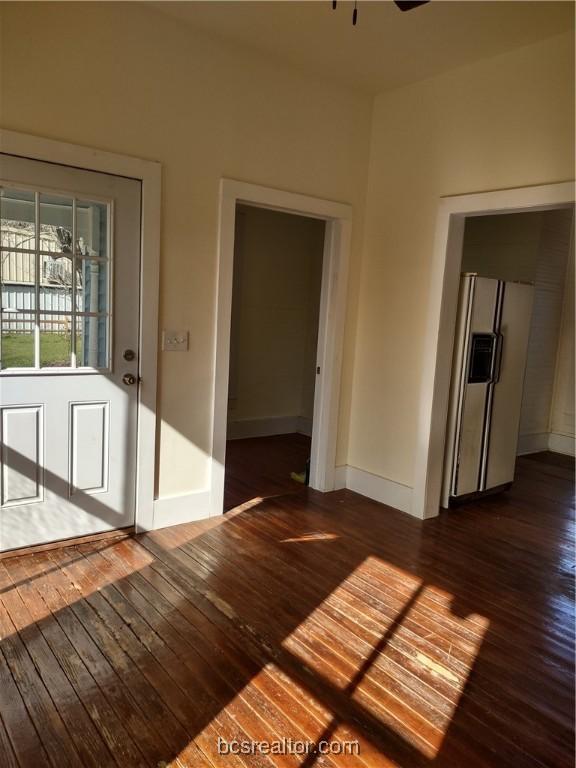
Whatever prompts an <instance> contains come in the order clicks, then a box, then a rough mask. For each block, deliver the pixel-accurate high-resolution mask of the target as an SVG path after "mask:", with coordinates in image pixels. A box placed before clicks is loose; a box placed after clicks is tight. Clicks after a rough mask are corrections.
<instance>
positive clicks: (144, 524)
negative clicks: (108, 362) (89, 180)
mask: <svg viewBox="0 0 576 768" xmlns="http://www.w3.org/2000/svg"><path fill="white" fill-rule="evenodd" d="M0 152H3V153H6V154H9V155H17V156H19V157H26V158H30V159H31V160H43V161H45V162H51V163H58V164H59V165H68V166H72V167H74V168H81V169H85V170H88V171H100V172H102V173H109V174H112V175H114V176H127V177H129V178H131V179H138V180H139V181H141V182H142V224H141V241H140V243H141V273H140V339H139V344H140V350H139V360H140V367H139V375H140V378H141V379H142V381H141V384H140V387H139V392H138V438H137V457H136V467H137V469H136V518H135V526H136V530H137V531H144V530H151V529H152V528H153V524H154V507H153V504H154V492H155V476H156V472H155V467H156V377H157V358H158V299H159V292H158V279H159V274H160V202H161V183H162V182H161V179H162V167H161V165H160V163H157V162H153V161H150V160H141V159H139V158H136V157H130V156H129V155H117V154H113V153H111V152H104V151H101V150H97V149H90V148H88V147H83V146H80V145H77V144H68V143H65V142H61V141H54V140H52V139H44V138H41V137H38V136H31V135H29V134H25V133H17V132H15V131H8V130H4V129H0ZM144 307H145V308H146V311H143V308H144Z"/></svg>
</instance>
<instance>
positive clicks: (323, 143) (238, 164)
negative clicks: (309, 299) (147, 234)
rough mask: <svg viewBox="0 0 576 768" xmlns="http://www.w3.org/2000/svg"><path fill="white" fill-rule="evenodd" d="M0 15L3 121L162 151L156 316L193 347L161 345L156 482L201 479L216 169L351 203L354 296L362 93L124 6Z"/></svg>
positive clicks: (132, 150) (108, 145) (110, 146)
mask: <svg viewBox="0 0 576 768" xmlns="http://www.w3.org/2000/svg"><path fill="white" fill-rule="evenodd" d="M0 14H1V15H2V16H1V18H2V44H1V56H2V60H1V65H2V67H1V70H0V74H1V78H2V79H1V82H0V94H1V96H0V99H1V100H0V122H1V124H2V126H3V127H4V128H9V129H12V130H17V131H23V132H28V133H33V134H38V135H42V136H46V137H48V138H54V139H59V140H63V141H70V142H74V143H77V144H84V145H87V146H90V147H95V148H99V149H105V150H110V151H113V152H119V153H126V154H130V155H136V156H139V157H143V158H150V159H154V160H159V161H160V162H161V163H162V164H163V185H164V187H163V205H162V253H161V259H162V265H161V282H160V294H161V309H160V317H161V320H160V322H161V327H164V328H177V329H186V328H187V329H189V330H190V351H189V352H188V353H187V354H184V353H182V354H180V353H178V354H176V353H161V354H160V364H159V365H160V377H159V384H160V396H159V408H160V417H161V426H160V435H159V440H160V452H159V491H160V495H171V494H179V493H185V492H188V491H191V490H195V489H198V488H202V487H205V486H206V483H207V468H208V462H207V459H206V453H207V452H209V451H210V435H211V403H212V401H211V397H212V394H211V387H212V380H211V377H212V371H213V345H214V322H215V289H216V282H215V276H216V271H215V270H216V244H217V216H218V184H219V180H220V178H221V177H222V176H226V177H230V178H235V179H240V180H244V181H250V182H254V183H259V184H264V185H268V186H272V187H280V188H282V189H286V190H293V191H296V192H301V193H304V194H309V195H316V196H319V197H325V198H328V199H333V200H337V201H341V202H346V203H350V204H352V206H353V210H354V222H353V243H352V251H353V253H352V262H353V268H352V275H353V277H352V284H351V306H352V307H354V306H355V298H354V291H355V290H356V287H357V285H356V286H355V284H354V276H355V275H357V273H358V261H359V256H360V244H361V232H362V216H363V200H364V194H365V188H366V167H367V153H368V136H369V130H370V117H371V100H370V99H369V97H367V96H365V95H356V94H355V93H353V92H351V91H349V90H346V89H339V88H338V87H335V86H333V85H330V84H327V83H324V82H320V81H317V80H314V79H312V78H309V77H306V76H305V75H303V74H300V73H295V72H292V71H291V70H290V69H288V68H286V69H284V68H282V67H281V66H278V65H276V64H275V63H274V62H272V61H270V60H267V59H262V58H260V57H259V56H257V55H256V54H254V55H253V54H252V53H249V52H247V51H245V50H244V49H242V48H235V47H234V46H233V45H230V44H226V45H225V44H223V43H220V42H219V41H217V40H216V39H211V38H210V37H208V36H205V35H202V34H196V33H195V32H194V31H192V29H190V28H188V27H186V25H184V24H182V23H179V22H178V21H175V20H172V19H170V18H168V17H166V16H165V15H164V14H162V13H158V12H156V11H155V10H154V9H153V8H143V7H142V6H141V5H136V4H134V3H62V4H52V3H39V4H35V3H0ZM350 341H351V338H350V334H348V336H347V342H346V343H347V344H348V345H349V344H350ZM350 358H351V353H350V352H349V353H348V359H350ZM349 379H350V375H349V372H347V373H346V374H345V381H344V388H345V391H346V390H347V389H349ZM339 450H340V453H341V454H343V452H344V451H345V448H343V447H342V445H341V447H340V449H339Z"/></svg>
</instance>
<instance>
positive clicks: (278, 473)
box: [224, 204, 326, 511]
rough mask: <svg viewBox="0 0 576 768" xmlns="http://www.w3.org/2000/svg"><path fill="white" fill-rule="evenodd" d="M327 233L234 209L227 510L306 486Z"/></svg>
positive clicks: (247, 208)
mask: <svg viewBox="0 0 576 768" xmlns="http://www.w3.org/2000/svg"><path fill="white" fill-rule="evenodd" d="M325 229H326V226H325V222H324V221H323V220H322V219H315V218H310V217H306V216H300V215H296V214H292V213H285V212H283V211H273V210H268V209H265V208H260V207H257V206H252V205H243V204H237V206H236V221H235V237H234V267H233V285H232V317H231V325H230V365H229V375H228V417H227V429H226V440H227V446H226V480H225V491H224V510H225V511H227V510H229V509H233V508H235V507H238V506H239V505H241V504H242V503H244V502H246V501H249V500H250V499H253V498H257V497H261V498H264V497H268V496H275V495H280V494H284V493H296V492H299V491H300V490H302V489H303V488H304V487H305V486H306V485H307V484H308V481H309V467H310V457H311V441H312V431H313V417H314V389H315V384H316V376H317V373H316V370H317V365H316V358H317V345H318V324H319V319H320V292H321V284H322V262H323V254H324V239H325Z"/></svg>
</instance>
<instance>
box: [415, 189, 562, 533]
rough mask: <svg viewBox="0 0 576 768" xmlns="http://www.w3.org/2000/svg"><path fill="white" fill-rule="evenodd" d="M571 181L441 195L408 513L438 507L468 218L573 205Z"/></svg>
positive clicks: (433, 511)
mask: <svg viewBox="0 0 576 768" xmlns="http://www.w3.org/2000/svg"><path fill="white" fill-rule="evenodd" d="M574 200H575V197H574V182H573V181H568V182H562V183H559V184H543V185H541V186H535V187H519V188H517V189H505V190H499V191H495V192H481V193H477V194H470V195H458V196H456V197H445V198H443V199H442V200H441V201H440V205H439V210H438V217H437V223H436V236H435V242H434V255H433V261H432V274H431V278H430V294H429V306H428V319H427V325H426V339H425V344H424V366H423V378H422V387H421V393H422V394H421V397H420V412H419V422H418V441H417V453H416V465H415V477H414V487H413V495H412V513H413V514H414V515H416V516H417V517H420V518H428V517H434V516H436V515H437V514H438V511H439V506H440V490H441V483H442V469H443V463H444V441H445V432H446V418H447V413H448V394H449V387H450V376H451V368H452V349H453V344H454V331H455V323H456V309H457V302H458V284H459V277H460V268H461V263H462V245H463V238H464V223H465V219H466V216H488V215H493V214H505V213H522V212H527V211H534V210H547V209H551V208H558V207H562V206H566V205H571V204H573V203H574Z"/></svg>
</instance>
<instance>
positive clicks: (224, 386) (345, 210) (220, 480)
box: [210, 179, 352, 515]
mask: <svg viewBox="0 0 576 768" xmlns="http://www.w3.org/2000/svg"><path fill="white" fill-rule="evenodd" d="M237 203H246V204H248V205H254V206H257V207H258V208H268V209H271V210H275V211H282V212H284V213H294V214H298V215H300V216H308V217H312V218H316V219H322V220H324V221H325V222H326V235H325V240H324V261H323V266H322V290H321V295H320V323H319V328H318V352H317V365H318V366H319V367H320V374H319V375H317V376H316V387H315V393H314V418H313V430H312V452H311V462H310V464H311V473H310V485H311V487H312V488H315V489H317V490H320V491H331V490H334V470H335V464H336V439H337V431H338V405H339V399H340V374H341V368H342V346H343V340H344V321H345V314H346V294H347V285H348V262H349V253H350V233H351V228H352V208H351V206H349V205H346V204H343V203H336V202H333V201H331V200H323V199H321V198H317V197H309V196H307V195H300V194H297V193H294V192H285V191H283V190H279V189H272V188H270V187H262V186H258V185H256V184H248V183H245V182H242V181H234V180H231V179H221V182H220V218H219V227H218V276H217V300H216V301H217V303H216V334H215V344H216V346H215V353H214V359H215V365H214V381H213V403H214V409H213V422H212V470H211V487H210V495H211V501H210V509H211V514H212V515H218V514H221V513H222V511H223V506H224V462H225V458H226V422H227V414H228V374H229V367H230V323H231V313H232V277H233V269H234V235H235V217H236V204H237Z"/></svg>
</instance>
